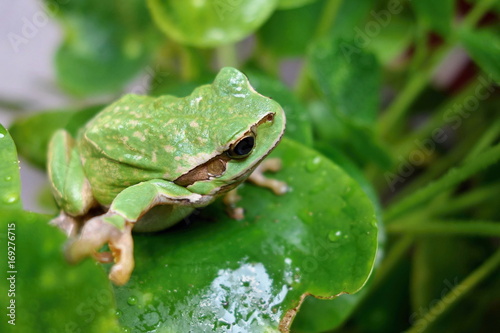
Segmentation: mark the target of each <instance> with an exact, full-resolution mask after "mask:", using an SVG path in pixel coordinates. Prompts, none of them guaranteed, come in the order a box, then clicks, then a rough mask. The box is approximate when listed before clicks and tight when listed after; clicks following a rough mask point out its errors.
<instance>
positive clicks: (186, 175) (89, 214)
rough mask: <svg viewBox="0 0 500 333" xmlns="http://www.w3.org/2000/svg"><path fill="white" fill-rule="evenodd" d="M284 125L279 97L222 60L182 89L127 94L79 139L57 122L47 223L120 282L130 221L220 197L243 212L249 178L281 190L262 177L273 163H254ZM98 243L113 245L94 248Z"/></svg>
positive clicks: (164, 220)
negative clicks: (183, 92) (52, 205)
mask: <svg viewBox="0 0 500 333" xmlns="http://www.w3.org/2000/svg"><path fill="white" fill-rule="evenodd" d="M284 130H285V114H284V112H283V109H282V108H281V107H280V105H279V104H278V103H277V102H275V101H273V100H271V99H270V98H267V97H264V96H262V95H260V94H259V93H257V92H256V91H255V90H254V89H253V88H252V87H251V86H250V84H249V82H248V79H247V78H246V76H245V75H244V74H242V73H241V72H239V71H238V70H236V69H234V68H229V67H226V68H223V69H221V71H220V72H219V73H218V74H217V76H216V78H215V80H214V82H213V83H212V84H208V85H204V86H200V87H198V88H197V89H195V90H194V91H193V92H192V94H191V95H189V96H187V97H184V98H178V97H174V96H169V95H166V96H161V97H157V98H154V97H149V96H140V95H133V94H130V95H125V96H123V97H122V98H121V99H119V100H118V101H116V102H115V103H113V104H111V105H109V106H108V107H106V108H104V109H103V110H102V111H101V112H100V113H98V114H97V115H96V116H95V117H94V118H93V119H91V120H90V121H89V122H88V123H87V124H86V125H85V126H84V127H83V128H82V129H81V130H80V131H79V133H78V136H77V137H76V138H73V137H71V135H70V134H69V133H68V132H66V131H65V130H59V131H58V132H56V133H55V134H54V136H53V137H52V139H51V141H50V145H49V152H48V154H49V155H48V174H49V179H50V183H51V186H52V190H53V194H54V197H55V200H56V202H57V204H58V205H59V207H60V208H61V214H60V215H59V216H58V217H57V218H55V219H54V220H53V221H52V223H53V224H55V225H57V226H59V227H60V228H61V229H63V230H64V231H65V232H66V233H67V234H68V236H70V240H69V242H68V244H67V247H66V250H65V252H66V257H67V258H68V260H69V261H70V262H76V261H79V260H81V259H82V258H84V257H86V256H90V255H93V256H95V257H96V258H97V259H98V260H99V261H101V262H111V261H114V265H113V267H112V268H111V271H110V274H109V277H110V279H111V280H112V281H113V282H114V283H115V284H117V285H123V284H125V283H126V282H127V281H128V280H129V278H130V275H131V273H132V271H133V268H134V258H133V239H132V235H131V232H132V229H133V230H134V231H139V232H152V231H157V230H161V229H164V228H167V227H169V226H171V225H173V224H175V223H177V222H179V221H180V220H182V219H183V218H185V217H186V216H187V215H188V214H190V213H191V212H192V211H193V210H194V209H195V208H196V207H203V206H206V205H208V204H210V203H212V202H213V201H214V200H215V199H216V198H218V197H220V196H223V195H225V203H226V204H228V205H229V206H230V207H231V209H230V210H229V212H230V213H231V215H232V216H233V217H235V218H242V210H241V208H238V207H236V205H235V203H236V201H237V200H238V196H237V194H235V188H236V186H238V185H239V184H240V183H242V182H243V181H244V180H246V179H247V178H248V179H249V180H251V181H253V182H255V183H257V184H258V185H261V186H264V187H268V188H270V189H272V190H273V191H274V192H275V193H276V194H283V193H285V192H286V188H287V187H286V184H285V183H283V182H280V181H277V180H273V179H268V178H265V177H264V176H263V175H262V172H263V171H265V170H271V171H276V170H278V169H279V161H277V160H276V159H267V160H266V161H264V163H261V162H262V161H263V159H264V158H265V157H266V156H267V155H268V154H269V153H270V152H271V151H272V150H273V149H274V148H275V147H276V145H277V144H278V143H279V141H280V139H281V137H282V135H283V133H284ZM104 244H108V245H109V248H110V250H111V252H97V251H98V250H99V249H100V248H101V247H102V246H103V245H104Z"/></svg>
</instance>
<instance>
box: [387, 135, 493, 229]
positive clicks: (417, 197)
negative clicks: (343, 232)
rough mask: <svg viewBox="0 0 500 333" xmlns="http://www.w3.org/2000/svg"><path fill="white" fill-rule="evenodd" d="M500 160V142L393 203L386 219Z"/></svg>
mask: <svg viewBox="0 0 500 333" xmlns="http://www.w3.org/2000/svg"><path fill="white" fill-rule="evenodd" d="M498 160H500V144H497V145H495V146H493V147H492V148H489V149H487V150H486V151H484V152H483V153H481V154H479V155H478V156H477V157H476V158H475V159H474V160H472V161H468V162H467V163H465V164H463V165H462V166H460V167H457V168H453V169H451V170H449V171H448V173H446V174H445V175H444V176H443V177H441V178H440V179H439V180H437V181H435V182H434V183H431V184H429V185H427V186H426V187H424V188H423V189H421V190H419V191H417V192H414V193H413V194H410V195H408V196H407V197H405V198H404V199H402V200H400V201H398V202H396V203H394V204H392V205H391V206H389V207H388V209H387V210H386V213H385V216H384V221H386V222H390V221H391V220H394V219H395V218H396V217H399V216H401V215H402V214H405V213H408V212H409V211H411V210H412V209H414V208H416V207H417V206H418V205H419V204H422V203H424V202H426V201H428V200H431V199H432V198H433V197H434V196H436V195H437V194H439V193H441V192H443V191H445V190H447V189H449V188H451V187H452V186H454V185H456V184H459V183H460V182H462V181H463V180H465V179H467V178H468V177H470V176H471V175H473V174H475V173H476V172H478V171H480V170H481V169H484V168H486V167H487V166H489V165H491V164H493V163H496V162H497V161H498Z"/></svg>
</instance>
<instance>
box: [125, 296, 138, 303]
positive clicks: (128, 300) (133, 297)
mask: <svg viewBox="0 0 500 333" xmlns="http://www.w3.org/2000/svg"><path fill="white" fill-rule="evenodd" d="M127 303H128V305H136V304H137V297H135V296H130V297H129V298H128V299H127Z"/></svg>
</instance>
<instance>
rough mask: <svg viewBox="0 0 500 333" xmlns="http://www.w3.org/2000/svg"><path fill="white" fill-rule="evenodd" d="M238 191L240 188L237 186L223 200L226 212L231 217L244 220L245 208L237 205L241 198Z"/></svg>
mask: <svg viewBox="0 0 500 333" xmlns="http://www.w3.org/2000/svg"><path fill="white" fill-rule="evenodd" d="M237 191H238V189H237V188H235V189H234V190H231V191H229V192H227V194H226V195H225V196H224V199H223V200H222V201H223V202H224V205H226V212H227V215H229V217H230V218H232V219H235V220H243V219H244V218H245V213H244V211H243V208H242V207H238V206H236V204H237V203H238V201H240V200H241V196H239V195H238V192H237Z"/></svg>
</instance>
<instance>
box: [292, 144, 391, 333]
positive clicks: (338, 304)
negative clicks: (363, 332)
mask: <svg viewBox="0 0 500 333" xmlns="http://www.w3.org/2000/svg"><path fill="white" fill-rule="evenodd" d="M319 150H320V151H321V152H322V153H324V154H325V156H327V157H329V158H330V159H331V160H332V161H333V162H334V163H336V164H337V165H339V166H340V167H341V168H342V169H343V170H344V171H345V172H346V173H347V174H348V175H349V176H350V177H352V178H353V179H354V180H356V181H357V182H358V184H359V185H360V186H361V188H362V189H363V191H364V192H365V194H366V195H367V196H368V197H369V198H370V200H371V201H372V204H373V205H374V207H375V211H376V216H377V225H378V252H379V253H378V254H377V259H378V260H377V261H376V262H375V266H374V271H375V272H376V269H377V266H378V263H379V262H380V260H381V259H382V255H381V251H383V248H384V243H385V233H384V229H383V225H382V207H381V206H380V203H379V199H378V196H377V193H376V192H375V190H374V188H373V186H372V185H371V184H370V182H368V180H366V178H365V177H364V175H363V172H362V171H361V170H360V169H359V168H358V167H357V166H356V165H355V164H354V163H353V162H352V161H350V160H349V159H348V158H347V157H346V156H345V155H344V154H342V153H341V152H340V151H338V149H337V148H336V147H332V146H331V145H321V146H320V147H319ZM372 278H373V275H372ZM371 281H372V279H370V280H368V282H367V283H366V285H365V286H364V288H363V289H362V290H361V291H360V292H358V293H356V294H353V295H343V296H342V297H338V298H335V299H333V300H322V299H317V298H314V297H307V298H306V299H305V301H304V304H302V307H301V309H300V312H299V313H298V315H297V318H296V320H295V321H294V323H293V325H294V326H293V331H294V332H295V331H297V332H324V331H330V330H333V329H336V328H338V327H339V326H340V325H342V324H343V323H344V322H345V320H347V319H348V318H349V317H350V316H351V315H352V313H353V312H354V310H355V309H356V307H357V306H358V305H359V303H360V302H361V301H362V300H363V299H364V297H365V295H366V293H367V292H368V291H369V290H370V284H371Z"/></svg>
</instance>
